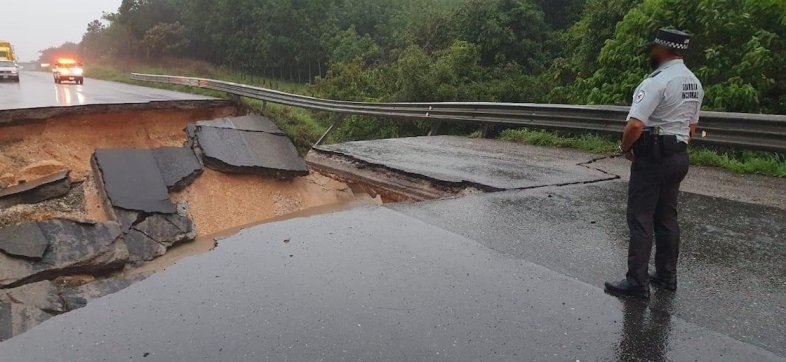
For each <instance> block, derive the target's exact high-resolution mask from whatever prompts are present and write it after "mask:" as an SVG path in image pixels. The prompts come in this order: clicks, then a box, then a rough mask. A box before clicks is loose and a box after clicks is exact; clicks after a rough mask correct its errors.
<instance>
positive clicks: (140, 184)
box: [94, 148, 177, 214]
mask: <svg viewBox="0 0 786 362" xmlns="http://www.w3.org/2000/svg"><path fill="white" fill-rule="evenodd" d="M94 160H95V165H96V167H98V169H99V171H100V175H101V179H102V181H103V189H104V192H105V194H106V196H107V198H109V201H110V202H111V204H112V206H114V207H118V208H122V209H126V210H136V211H143V212H148V213H151V212H158V213H164V214H173V213H175V212H177V208H176V207H175V205H174V204H173V203H172V202H171V201H170V200H169V193H168V190H167V185H166V183H165V182H164V179H163V176H162V175H161V171H160V170H159V168H158V163H157V162H156V159H155V158H154V157H153V151H152V150H149V149H130V148H128V149H105V150H96V152H95V155H94Z"/></svg>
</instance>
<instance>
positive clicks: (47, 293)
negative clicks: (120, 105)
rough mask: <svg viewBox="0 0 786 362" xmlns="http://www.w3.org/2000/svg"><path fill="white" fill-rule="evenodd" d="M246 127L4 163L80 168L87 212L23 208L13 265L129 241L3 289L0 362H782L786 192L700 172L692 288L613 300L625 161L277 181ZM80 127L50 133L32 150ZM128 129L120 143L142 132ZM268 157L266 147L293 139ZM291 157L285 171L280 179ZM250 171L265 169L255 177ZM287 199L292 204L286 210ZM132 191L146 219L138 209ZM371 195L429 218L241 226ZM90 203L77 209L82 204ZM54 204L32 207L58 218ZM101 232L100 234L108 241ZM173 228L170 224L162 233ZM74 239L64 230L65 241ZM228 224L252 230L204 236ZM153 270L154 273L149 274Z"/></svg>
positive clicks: (546, 154) (377, 144)
mask: <svg viewBox="0 0 786 362" xmlns="http://www.w3.org/2000/svg"><path fill="white" fill-rule="evenodd" d="M235 115H236V112H233V111H228V112H225V113H224V114H221V115H219V114H216V113H215V111H213V115H212V116H211V117H194V116H193V114H192V115H189V116H188V117H183V116H182V115H181V116H180V117H171V115H169V116H168V117H164V118H165V119H166V120H167V121H166V122H163V123H164V124H165V125H166V124H168V125H167V126H166V127H162V122H161V121H160V120H159V121H158V122H156V123H155V126H154V125H152V124H146V123H144V122H141V123H140V122H137V123H134V127H136V128H140V129H142V130H144V131H143V132H142V133H144V134H146V137H143V138H141V139H140V140H139V141H134V142H129V143H125V142H113V143H104V144H98V145H95V147H93V149H92V150H90V151H89V152H87V151H85V150H83V149H82V148H79V147H75V148H74V149H75V150H76V151H75V152H69V153H73V154H75V155H76V157H68V158H62V159H61V160H53V161H54V162H50V163H42V162H43V161H41V160H38V159H23V158H22V156H23V154H22V153H19V152H17V151H15V150H16V149H17V148H14V147H6V148H0V150H1V151H2V153H0V155H1V156H2V157H0V166H3V167H6V169H14V170H18V172H16V173H15V174H14V179H15V180H18V179H23V178H30V177H27V176H24V175H25V174H26V173H30V174H33V173H34V172H30V170H31V169H32V170H36V169H39V170H41V169H46V170H50V171H52V170H59V168H58V165H57V163H56V162H61V163H62V164H63V165H65V166H67V169H68V170H69V172H70V174H69V175H70V176H69V179H73V180H72V181H73V183H74V186H73V187H72V192H70V194H69V195H66V196H64V197H62V198H61V200H62V203H64V204H67V205H70V204H81V205H82V206H83V209H84V210H77V209H78V208H71V209H69V210H66V211H69V212H70V213H65V214H66V216H68V218H65V219H64V218H62V217H61V218H55V219H54V220H53V219H52V218H46V217H40V216H36V217H31V215H32V214H30V213H23V212H21V211H17V214H16V215H20V214H22V215H27V219H33V220H34V221H35V223H34V224H30V223H18V222H15V223H10V224H9V223H8V222H7V221H6V224H5V226H6V227H8V226H9V225H15V226H14V227H17V228H19V227H20V226H19V225H24V226H23V230H25V231H24V232H28V233H30V234H31V235H34V236H35V237H36V238H39V242H36V243H32V244H31V245H26V248H20V245H18V244H19V243H15V242H14V239H13V238H6V239H3V238H0V242H2V241H3V240H10V241H9V242H8V244H7V245H6V246H7V249H9V250H10V252H9V251H8V250H6V251H2V250H0V253H3V255H4V256H5V257H7V258H9V259H13V260H15V261H16V262H19V263H30V264H31V265H37V264H36V263H41V262H42V261H44V260H48V259H47V258H48V257H49V256H48V253H50V252H51V251H52V250H54V249H53V248H52V244H51V243H52V240H54V239H53V235H60V234H57V233H53V232H52V231H53V230H63V229H68V228H71V229H73V228H79V229H80V230H83V231H80V232H83V233H88V232H93V233H99V231H100V232H101V233H99V235H103V236H101V237H91V238H87V239H88V240H98V239H101V240H107V239H112V238H113V237H114V236H115V235H120V236H119V239H115V240H122V243H119V242H118V241H113V242H112V243H110V244H115V245H124V246H125V248H126V254H127V255H125V254H124V255H125V258H126V259H125V261H124V262H123V265H122V269H121V270H118V269H112V270H113V271H112V272H111V273H110V275H108V276H107V275H102V274H100V273H99V274H90V273H88V274H83V273H82V270H78V269H71V270H72V271H74V272H76V273H77V274H73V273H72V272H68V273H66V274H67V275H60V274H61V273H62V270H66V271H68V269H67V268H70V266H66V267H64V268H60V269H58V270H57V271H56V272H53V273H50V274H47V273H42V272H40V271H38V272H37V271H36V270H37V269H35V268H27V269H25V268H20V269H19V270H22V274H20V275H25V274H24V272H25V271H29V272H28V274H31V273H32V274H31V275H33V276H32V277H31V276H26V277H25V276H23V277H21V280H22V282H14V283H12V284H10V285H9V286H8V287H7V288H5V289H2V290H0V333H6V335H9V336H10V335H15V334H18V333H19V332H21V331H23V330H28V329H29V330H28V331H27V332H26V333H24V334H21V335H18V336H17V337H15V338H12V339H10V340H7V341H6V342H3V343H2V344H0V357H2V359H3V360H4V361H5V360H8V361H16V360H19V361H27V360H62V361H75V360H88V361H90V360H101V359H107V360H138V359H147V360H160V361H170V360H184V361H185V360H196V359H206V360H227V361H229V360H232V361H234V360H284V359H290V360H316V359H323V360H348V359H351V360H368V359H372V360H445V361H457V360H461V361H463V360H467V361H470V360H699V361H704V360H707V361H739V360H750V361H778V360H784V357H786V349H785V348H784V346H786V339H784V335H783V333H782V331H781V330H782V326H783V325H784V324H786V319H784V318H786V317H785V316H786V284H784V282H783V281H784V280H785V279H786V269H784V265H786V264H784V263H783V260H784V258H786V241H785V239H786V238H785V237H784V235H786V229H784V225H786V200H784V198H785V197H786V195H784V194H783V193H782V190H783V189H784V187H786V180H783V179H776V178H765V177H755V176H739V175H733V174H730V173H726V172H722V171H718V170H712V169H702V168H696V169H694V170H693V172H692V174H691V176H689V179H688V180H687V181H686V183H685V193H684V195H683V198H682V199H683V205H682V209H683V210H682V211H683V220H685V222H684V224H685V230H684V233H685V243H684V245H683V261H682V264H681V265H682V268H683V272H682V274H681V278H682V279H681V285H682V288H681V289H680V290H679V291H678V292H677V293H663V292H657V293H655V295H654V297H653V300H652V301H650V302H649V303H645V302H641V301H638V300H619V299H616V298H613V297H610V296H606V295H605V294H603V292H602V289H601V287H600V284H601V281H602V280H605V279H607V278H608V277H609V276H613V275H617V274H618V273H619V272H620V270H623V269H624V265H623V264H624V259H625V258H624V255H625V251H626V241H625V240H626V231H625V230H624V223H623V220H624V196H625V186H626V184H625V179H626V177H627V175H626V171H625V166H626V164H625V161H623V160H620V159H609V158H603V159H598V158H597V156H595V155H588V154H585V153H582V152H578V151H571V150H557V149H549V148H540V147H531V146H523V145H517V144H512V143H505V142H498V141H491V140H477V139H467V138H461V137H420V138H410V139H398V140H376V141H364V142H352V143H346V144H338V145H328V146H321V147H319V148H316V149H314V150H312V151H311V152H310V153H309V154H308V155H307V157H306V158H305V164H307V165H308V168H309V169H310V171H311V173H310V174H309V175H308V176H303V174H304V172H303V170H302V168H301V167H302V166H303V164H301V163H300V162H297V161H295V160H296V159H297V160H299V159H298V158H290V156H292V155H291V154H289V155H288V156H284V157H279V156H276V157H275V158H276V161H275V162H270V160H264V159H261V158H260V157H262V156H264V155H265V154H277V153H266V152H262V151H260V149H258V148H257V147H261V146H260V145H259V144H253V145H252V146H250V147H246V146H247V145H248V142H249V140H256V139H257V138H258V136H260V135H258V134H257V133H264V135H262V136H263V137H264V138H270V137H273V136H277V137H283V136H282V135H281V134H280V131H279V130H278V129H277V128H275V125H274V124H273V123H272V122H269V120H266V119H264V117H259V116H254V115H250V116H249V117H235ZM123 117H125V116H123ZM102 121H104V122H105V119H95V120H93V121H92V122H93V123H91V124H90V127H89V128H94V127H96V126H98V125H99V124H101V122H102ZM71 122H73V123H71ZM78 122H84V119H80V120H79V121H78ZM78 122H77V121H76V120H70V119H61V120H59V121H58V122H44V124H45V125H46V126H45V127H43V130H47V129H49V128H51V127H56V125H57V124H63V123H67V124H69V125H76V124H78ZM115 125H117V122H115ZM31 126H35V125H29V126H28V127H23V128H29V127H31ZM15 127H21V126H15ZM38 127H41V126H40V124H38ZM134 127H130V126H129V127H127V128H123V129H122V132H120V131H118V130H112V132H114V134H117V133H120V134H123V135H125V136H128V135H133V134H134V133H135V132H133V131H132V130H134V129H135V128H134ZM23 128H5V129H13V130H16V131H20V130H22V129H23ZM72 128H73V127H72ZM76 128H78V127H76ZM32 129H34V130H35V131H34V132H31V133H30V134H27V135H26V136H25V137H21V138H22V140H20V137H17V138H15V139H11V138H6V139H5V142H6V143H7V144H13V145H14V146H17V147H20V148H23V149H28V150H30V149H32V148H33V147H37V146H41V145H43V146H45V145H47V144H49V143H51V142H53V141H54V140H55V138H48V139H47V137H46V136H44V137H40V138H39V136H35V134H38V133H39V129H35V128H34V127H33V128H32ZM69 129H70V132H72V133H73V132H74V130H73V129H71V128H69ZM0 130H2V128H0ZM81 132H82V133H84V134H87V133H89V132H87V128H86V129H84V130H83V131H81ZM204 132H207V133H208V134H206V133H204ZM234 132H250V133H234ZM46 133H47V132H43V134H46ZM2 135H3V133H0V144H2V141H3V139H2ZM49 137H52V136H49ZM74 137H76V138H77V139H79V138H80V137H84V135H83V134H81V133H80V132H76V133H75V136H74ZM131 138H133V137H131ZM230 139H231V140H235V141H236V142H233V143H232V144H231V147H241V149H238V150H237V151H236V152H226V150H223V149H221V148H220V146H221V145H222V142H220V140H230ZM260 139H261V138H260ZM274 139H275V140H276V141H274V142H269V143H266V144H277V143H279V142H281V141H283V140H281V139H277V138H274ZM151 140H155V141H153V142H151ZM217 140H218V141H219V142H216V141H217ZM57 141H61V140H60V139H57ZM77 143H83V142H77ZM97 143H100V142H97ZM208 145H211V146H208ZM61 146H62V147H66V148H70V147H71V145H70V144H69V143H68V142H67V141H66V142H64V143H62V144H61ZM213 146H218V147H219V148H218V149H214V148H211V147H213ZM225 146H226V145H225ZM243 147H245V149H244V148H243ZM288 148H289V147H288V146H287V147H276V152H283V151H282V150H286V149H288ZM96 150H98V151H96ZM105 152H108V153H105ZM188 152H193V155H194V157H196V158H197V160H199V161H200V166H202V165H204V167H202V168H201V174H199V171H198V170H196V169H197V167H193V166H194V165H193V163H192V162H191V161H182V162H181V161H179V160H180V157H186V158H187V159H188V160H192V158H191V157H192V156H191V154H190V153H188ZM52 154H53V153H41V154H39V155H41V156H42V157H40V158H43V157H51V156H52ZM208 154H210V155H212V156H207V155H208ZM9 156H11V157H9ZM105 156H108V157H105ZM118 156H120V158H119V159H121V160H122V159H124V158H125V157H127V158H128V159H129V160H131V159H134V160H136V161H134V162H129V163H128V167H129V168H131V169H134V170H136V168H137V167H139V169H138V170H136V171H133V172H132V170H130V169H129V170H127V169H126V168H124V167H118V161H117V160H116V159H117V157H118ZM20 158H22V159H21V160H20ZM208 158H213V159H214V160H212V161H208ZM173 160H174V161H173ZM282 160H290V161H289V162H284V163H285V164H288V165H291V167H290V168H289V169H285V168H281V164H279V162H282ZM300 161H302V160H300ZM252 162H262V163H264V165H265V166H264V167H266V168H267V169H266V170H264V171H261V170H254V171H251V172H250V170H248V167H249V163H252ZM188 164H191V167H189V166H187V165H188ZM47 165H48V166H47ZM102 165H103V166H102ZM166 165H170V166H166ZM171 165H181V166H184V167H182V169H181V168H180V167H178V168H177V169H170V168H171ZM23 169H27V171H26V172H22V171H21V170H23ZM2 170H3V169H2V168H0V171H2ZM170 171H171V172H170ZM114 172H120V173H121V175H122V174H125V173H129V172H131V173H133V174H135V175H136V174H138V175H139V178H138V180H139V182H141V183H143V184H144V185H148V186H145V187H139V185H134V186H132V185H126V186H123V183H124V182H125V181H126V180H127V178H128V177H130V176H128V177H113V176H112V175H111V174H112V173H114ZM42 173H46V172H43V171H42V172H38V173H36V174H42ZM151 175H158V176H157V177H152V176H151ZM327 176H329V177H327ZM287 178H288V180H287V181H281V180H280V179H287ZM9 179H10V178H9ZM31 179H32V178H31ZM114 179H118V180H119V181H117V180H115V181H112V180H114ZM115 182H120V184H119V185H120V186H118V187H117V188H116V187H114V186H112V184H113V183H115ZM17 184H18V181H17ZM13 185H14V184H12V186H11V187H13ZM739 185H745V187H744V189H740V187H739ZM293 188H294V189H296V190H298V191H297V192H295V193H297V194H300V198H298V197H293V194H292V193H289V192H288V191H292V189H293ZM113 189H114V190H115V191H112V190H113ZM74 190H76V191H77V192H73V191H74ZM117 190H119V191H117ZM125 190H135V191H134V194H138V195H140V199H141V200H147V202H145V203H144V204H143V205H136V204H135V202H136V200H130V199H133V197H131V198H129V197H128V196H129V195H128V194H124V191H125ZM358 191H363V192H368V193H370V194H372V195H374V196H377V197H379V198H381V199H383V200H387V201H419V202H412V203H400V204H393V205H390V204H389V205H384V206H383V205H374V206H365V207H360V208H354V209H352V210H348V211H340V212H334V213H332V214H330V215H322V214H318V215H313V214H312V215H308V216H304V217H300V218H296V219H293V220H288V221H278V222H274V223H268V224H264V225H256V226H253V225H252V226H249V225H251V224H260V223H262V222H264V221H265V220H270V219H272V218H273V217H274V216H284V215H287V214H288V213H289V214H290V215H292V214H293V212H295V213H294V214H296V211H299V210H306V209H308V207H307V206H306V205H307V204H308V205H327V206H330V205H331V204H332V203H334V202H340V201H342V200H347V199H350V198H352V197H354V196H358V195H354V196H352V195H351V194H353V193H355V192H358ZM304 194H308V195H319V197H317V198H311V197H302V196H303V195H304ZM79 195H82V200H83V202H81V203H80V202H74V200H79V197H77V196H79ZM96 195H98V196H96ZM141 196H144V197H141ZM92 198H95V199H94V200H93V201H84V200H91V199H92ZM72 199H73V200H72ZM51 202H52V200H51V199H50V200H47V201H42V202H39V203H38V204H37V205H43V206H39V207H44V206H45V207H46V208H48V209H47V212H48V213H52V214H55V213H56V212H60V213H62V209H61V208H60V206H54V205H50V204H49V203H51ZM309 203H311V204H309ZM149 206H154V207H155V209H154V208H148V207H149ZM25 207H29V205H16V206H13V207H11V208H13V209H17V210H26V209H25ZM50 209H51V210H50ZM129 209H133V210H129ZM150 211H153V212H150ZM129 214H130V215H129ZM58 215H60V214H58ZM96 215H98V216H96ZM100 215H107V216H106V217H105V218H104V219H101V220H98V221H95V220H94V219H100V217H99V216H100ZM249 215H255V216H256V217H253V218H249V217H248V216H249ZM2 216H3V215H2V213H0V226H1V225H3V224H2V222H3V218H2ZM77 216H78V217H77ZM151 217H152V218H153V219H151V220H150V221H148V219H150V218H151ZM171 217H175V218H177V219H178V220H179V221H174V222H173V221H172V220H166V222H162V220H161V218H164V219H166V218H171ZM82 218H88V219H89V220H83V219H82ZM41 219H43V220H41ZM6 220H8V219H6ZM14 220H16V219H14ZM64 220H65V221H64ZM86 221H90V222H86ZM180 221H182V222H183V223H181V222H180ZM185 221H188V222H190V223H191V224H192V225H193V226H194V227H195V230H196V232H197V236H196V240H195V241H188V239H190V238H192V237H193V235H186V237H185V238H184V240H180V241H176V240H172V236H175V237H177V236H178V235H181V234H183V233H182V232H183V231H188V229H189V227H188V224H187V223H185ZM63 222H67V223H69V224H68V227H67V228H66V227H60V226H58V227H57V228H53V227H52V223H63ZM71 223H73V224H71ZM227 225H234V226H238V227H245V229H244V230H243V231H240V232H239V233H235V232H230V233H228V234H222V236H220V237H216V236H214V235H215V234H214V233H215V232H220V231H222V230H226V226H227ZM164 226H165V227H164ZM113 227H114V228H113ZM0 230H2V229H0ZM200 230H203V231H200ZM204 230H207V231H204ZM162 231H163V232H162ZM16 232H20V231H16ZM177 233H180V234H177ZM185 234H188V233H187V232H186V233H185ZM200 234H202V235H203V236H207V237H208V238H207V239H206V240H207V241H208V244H209V247H208V248H207V249H203V250H201V251H202V252H201V253H194V254H201V255H196V256H191V257H189V258H186V259H178V260H177V263H176V265H172V264H166V266H165V267H164V268H158V267H151V266H155V265H156V264H155V263H156V262H158V261H161V260H164V259H167V258H168V257H169V256H171V255H174V254H179V253H178V251H179V250H183V248H187V247H189V246H190V245H198V244H199V243H200V241H199V240H200V237H199V235H200ZM135 238H136V239H135ZM58 240H62V239H58ZM128 240H136V241H132V242H131V243H130V244H129V242H128ZM66 244H68V245H76V243H68V242H67V243H66ZM216 244H217V247H216V248H215V249H214V250H212V251H209V250H210V249H213V247H214V246H215V245H216ZM131 245H134V246H131ZM121 249H122V248H121ZM42 250H43V252H42ZM134 250H136V251H134ZM207 251H209V252H207ZM8 253H11V254H8ZM42 253H43V254H42ZM162 253H163V254H162ZM12 254H15V255H12ZM132 254H135V255H136V256H137V258H138V259H136V260H132V259H133V257H132V256H131V255H132ZM145 255H146V256H147V257H148V258H150V259H152V261H147V260H146V258H145V257H141V258H140V256H145ZM189 255H190V254H189ZM95 259H100V260H102V261H103V262H109V261H111V258H103V257H96V258H95ZM140 259H141V260H140ZM0 265H2V263H0ZM162 269H165V270H162ZM150 270H152V271H156V272H157V273H154V274H150V273H149V272H148V271H150ZM58 275H60V276H58ZM17 280H19V279H17ZM121 289H122V290H121ZM78 308H81V309H78ZM65 312H68V313H65ZM35 318H38V319H35ZM30 320H35V323H33V322H29V321H30ZM42 320H46V322H44V323H43V324H41V325H39V326H37V327H35V328H32V329H30V328H31V327H33V325H35V324H37V323H38V322H40V321H42ZM53 356H54V357H53Z"/></svg>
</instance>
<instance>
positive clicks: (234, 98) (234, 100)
mask: <svg viewBox="0 0 786 362" xmlns="http://www.w3.org/2000/svg"><path fill="white" fill-rule="evenodd" d="M231 99H232V103H234V104H240V96H239V95H237V94H232V95H231Z"/></svg>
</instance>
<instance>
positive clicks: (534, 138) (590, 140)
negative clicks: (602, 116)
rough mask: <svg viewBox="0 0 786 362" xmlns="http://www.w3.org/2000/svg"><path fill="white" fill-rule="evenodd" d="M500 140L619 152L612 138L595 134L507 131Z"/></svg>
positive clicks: (597, 151) (598, 151)
mask: <svg viewBox="0 0 786 362" xmlns="http://www.w3.org/2000/svg"><path fill="white" fill-rule="evenodd" d="M499 139H501V140H503V141H513V142H519V143H526V144H530V145H535V146H550V147H561V148H575V149H579V150H582V151H588V152H592V153H612V152H615V151H617V143H616V142H614V141H613V140H612V139H611V138H609V137H603V136H598V135H594V134H584V135H580V136H571V135H566V134H561V133H557V132H552V131H543V130H531V129H507V130H504V131H502V133H501V134H500V136H499Z"/></svg>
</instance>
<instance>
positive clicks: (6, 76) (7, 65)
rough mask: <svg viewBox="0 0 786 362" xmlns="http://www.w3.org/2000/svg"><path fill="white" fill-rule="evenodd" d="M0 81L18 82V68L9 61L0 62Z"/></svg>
mask: <svg viewBox="0 0 786 362" xmlns="http://www.w3.org/2000/svg"><path fill="white" fill-rule="evenodd" d="M0 80H11V81H14V82H19V66H18V65H16V63H14V62H12V61H10V60H0Z"/></svg>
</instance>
